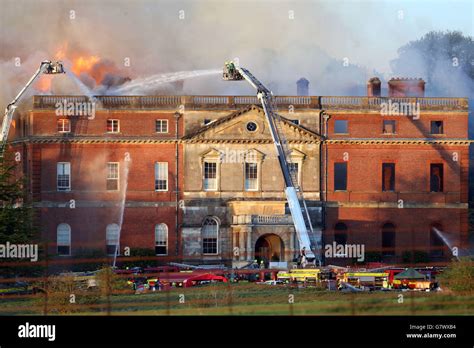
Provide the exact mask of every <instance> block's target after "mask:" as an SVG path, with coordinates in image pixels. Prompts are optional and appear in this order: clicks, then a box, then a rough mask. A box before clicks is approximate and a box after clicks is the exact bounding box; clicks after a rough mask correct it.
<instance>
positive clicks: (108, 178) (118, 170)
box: [105, 162, 120, 191]
mask: <svg viewBox="0 0 474 348" xmlns="http://www.w3.org/2000/svg"><path fill="white" fill-rule="evenodd" d="M111 164H114V165H117V170H116V173H117V178H110V177H109V176H110V173H111V172H110V168H109V166H110V165H111ZM106 170H107V173H106V174H107V175H106V179H105V180H106V186H105V188H106V190H107V191H120V162H107V165H106ZM110 180H115V181H117V188H116V189H109V186H108V183H109V181H110Z"/></svg>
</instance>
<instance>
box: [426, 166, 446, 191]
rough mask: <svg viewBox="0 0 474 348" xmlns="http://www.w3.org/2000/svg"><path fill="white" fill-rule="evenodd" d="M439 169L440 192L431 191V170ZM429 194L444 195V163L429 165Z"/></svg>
mask: <svg viewBox="0 0 474 348" xmlns="http://www.w3.org/2000/svg"><path fill="white" fill-rule="evenodd" d="M436 167H439V168H441V178H440V185H439V187H440V190H439V191H433V190H432V187H433V183H432V178H433V168H436ZM429 175H430V176H429V180H428V182H429V192H430V193H444V163H430V174H429Z"/></svg>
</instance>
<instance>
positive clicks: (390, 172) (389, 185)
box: [382, 163, 395, 191]
mask: <svg viewBox="0 0 474 348" xmlns="http://www.w3.org/2000/svg"><path fill="white" fill-rule="evenodd" d="M382 191H395V163H382Z"/></svg>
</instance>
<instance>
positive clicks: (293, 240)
mask: <svg viewBox="0 0 474 348" xmlns="http://www.w3.org/2000/svg"><path fill="white" fill-rule="evenodd" d="M288 233H289V235H290V250H291V253H288V255H289V256H288V257H289V258H290V259H289V260H285V261H288V262H291V261H293V258H294V257H295V233H296V232H293V231H291V229H290V231H289V232H288Z"/></svg>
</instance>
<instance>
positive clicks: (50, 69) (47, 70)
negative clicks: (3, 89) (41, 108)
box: [0, 60, 65, 157]
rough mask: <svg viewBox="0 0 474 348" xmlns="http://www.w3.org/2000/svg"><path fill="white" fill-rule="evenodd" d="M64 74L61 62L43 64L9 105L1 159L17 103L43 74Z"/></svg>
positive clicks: (1, 139)
mask: <svg viewBox="0 0 474 348" xmlns="http://www.w3.org/2000/svg"><path fill="white" fill-rule="evenodd" d="M41 73H44V74H64V73H65V71H64V67H63V64H62V63H61V62H54V63H53V62H51V61H49V60H45V61H43V62H41V64H40V66H39V68H38V70H36V72H35V73H34V74H33V76H32V77H31V78H30V80H29V81H28V82H27V83H26V85H25V86H24V87H23V88H22V89H21V91H20V92H19V93H18V95H17V96H16V97H15V99H13V100H12V101H11V103H10V104H8V105H7V107H6V108H5V114H4V115H3V121H2V131H1V133H0V157H3V153H4V151H5V147H6V144H7V140H8V133H9V132H10V126H11V124H12V120H13V114H14V113H15V109H16V108H17V103H18V101H19V100H20V98H21V97H22V96H23V94H24V93H25V92H26V90H27V89H28V87H30V86H31V84H32V83H33V82H34V81H35V80H36V78H37V77H38V76H39V75H40V74H41Z"/></svg>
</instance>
